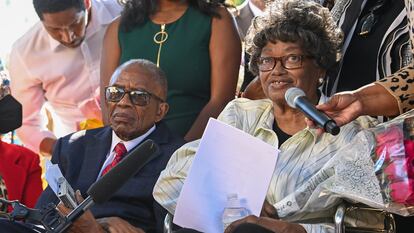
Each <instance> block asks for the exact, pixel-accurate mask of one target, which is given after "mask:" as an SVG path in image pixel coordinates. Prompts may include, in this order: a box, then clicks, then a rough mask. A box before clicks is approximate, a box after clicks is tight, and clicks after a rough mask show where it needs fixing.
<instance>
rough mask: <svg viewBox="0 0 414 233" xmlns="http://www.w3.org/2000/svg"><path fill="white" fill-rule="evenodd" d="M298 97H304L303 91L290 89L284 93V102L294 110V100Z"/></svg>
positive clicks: (295, 88) (294, 88)
mask: <svg viewBox="0 0 414 233" xmlns="http://www.w3.org/2000/svg"><path fill="white" fill-rule="evenodd" d="M300 96H306V94H305V92H304V91H302V90H301V89H299V88H297V87H291V88H289V89H288V90H287V91H286V92H285V100H286V102H287V104H288V105H289V106H290V107H292V108H296V105H295V99H296V98H297V97H300Z"/></svg>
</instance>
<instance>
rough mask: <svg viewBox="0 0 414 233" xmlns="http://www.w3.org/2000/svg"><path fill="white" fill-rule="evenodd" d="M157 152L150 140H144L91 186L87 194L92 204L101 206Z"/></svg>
mask: <svg viewBox="0 0 414 233" xmlns="http://www.w3.org/2000/svg"><path fill="white" fill-rule="evenodd" d="M157 151H158V146H157V144H155V143H154V142H153V141H152V140H151V139H148V140H146V141H145V142H143V143H141V144H140V145H139V146H137V147H136V148H135V149H134V150H132V151H131V152H130V153H128V154H127V155H126V156H125V158H124V159H122V161H121V162H120V163H118V164H117V165H116V166H115V167H113V168H112V169H111V170H109V172H108V173H106V174H105V175H104V176H102V177H101V178H100V179H99V180H97V181H96V182H95V183H93V184H92V186H91V187H90V188H89V189H88V191H87V193H88V195H89V196H91V197H92V199H93V201H94V203H98V204H102V203H104V202H106V201H107V200H108V199H109V198H111V197H112V195H113V194H114V193H116V192H117V191H118V190H119V189H120V188H121V187H122V185H124V184H125V183H126V182H127V181H128V179H130V178H131V177H132V176H134V175H135V174H136V173H137V172H138V171H139V170H140V169H141V168H142V167H144V166H145V164H147V162H148V161H149V160H150V159H151V158H152V157H153V156H154V155H155V153H156V152H157Z"/></svg>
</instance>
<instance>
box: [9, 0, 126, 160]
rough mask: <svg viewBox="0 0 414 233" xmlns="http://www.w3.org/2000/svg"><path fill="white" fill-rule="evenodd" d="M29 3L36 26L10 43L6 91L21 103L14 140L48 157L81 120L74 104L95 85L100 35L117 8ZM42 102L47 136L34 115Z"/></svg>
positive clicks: (106, 3) (77, 2)
mask: <svg viewBox="0 0 414 233" xmlns="http://www.w3.org/2000/svg"><path fill="white" fill-rule="evenodd" d="M33 5H34V8H35V10H36V13H37V14H38V16H39V18H40V22H38V23H37V24H36V25H34V26H33V27H32V28H31V29H30V30H29V31H28V32H26V34H25V35H24V36H23V37H21V38H20V39H19V40H17V41H16V42H15V44H14V45H13V49H12V52H11V54H10V64H9V68H10V77H11V89H12V93H13V95H14V96H15V97H16V99H17V100H18V101H19V102H20V103H22V105H23V126H22V127H21V128H20V129H19V130H18V131H17V134H18V136H19V138H20V139H21V141H22V142H23V143H24V144H25V145H26V146H27V147H29V148H30V149H32V150H34V151H36V152H39V151H40V152H41V153H42V154H44V155H51V153H52V149H53V145H54V143H55V141H56V137H63V136H65V135H67V134H69V133H72V132H74V131H75V130H76V129H77V125H78V123H79V122H80V121H83V120H85V119H86V117H85V116H84V115H83V114H82V112H81V111H80V110H79V106H80V105H81V104H82V103H83V102H85V101H87V100H88V99H91V98H93V97H94V91H95V90H96V89H97V88H98V86H99V67H100V66H99V64H100V58H101V47H102V40H103V36H104V34H105V31H106V28H107V25H108V24H109V23H110V22H111V21H112V20H113V19H114V18H115V17H116V16H117V15H118V14H119V12H120V10H121V6H120V5H119V4H118V3H117V1H115V0H59V1H57V0H33ZM46 101H47V103H48V105H46V106H47V107H48V108H47V109H48V110H49V111H50V112H51V114H52V117H53V123H54V124H53V132H51V131H48V130H46V129H45V128H44V127H43V125H44V124H42V117H41V115H40V113H39V112H40V110H41V109H42V107H43V105H44V104H45V103H46Z"/></svg>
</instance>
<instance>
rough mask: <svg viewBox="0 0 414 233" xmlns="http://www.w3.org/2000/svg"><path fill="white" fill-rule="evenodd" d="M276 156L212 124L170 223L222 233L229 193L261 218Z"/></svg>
mask: <svg viewBox="0 0 414 233" xmlns="http://www.w3.org/2000/svg"><path fill="white" fill-rule="evenodd" d="M277 155H278V149H277V148H275V147H273V146H271V145H269V144H267V143H265V142H263V141H261V140H260V139H257V138H255V137H253V136H251V135H249V134H247V133H245V132H243V131H241V130H239V129H237V128H234V127H232V126H229V125H226V124H225V123H222V122H220V121H217V120H215V119H212V118H211V119H210V120H209V122H208V125H207V128H206V130H205V132H204V134H203V137H202V139H201V141H200V146H199V148H198V151H197V154H196V157H195V158H194V161H193V164H192V167H191V169H190V171H189V174H188V177H187V179H186V181H185V183H184V186H183V189H182V191H181V194H180V198H179V200H178V203H177V208H176V211H175V214H174V223H175V224H177V225H179V226H182V227H187V228H192V229H196V230H198V231H201V232H208V233H218V232H223V225H222V221H221V216H222V213H223V209H224V207H225V205H226V200H227V195H228V194H232V193H236V194H237V195H238V197H239V199H241V201H242V203H243V204H244V205H245V206H244V207H246V208H247V209H248V210H249V211H250V213H251V214H253V215H256V216H259V214H260V210H261V208H262V205H263V202H264V199H265V196H266V192H267V189H268V186H269V183H270V179H271V176H272V173H273V170H274V167H275V164H276V159H277Z"/></svg>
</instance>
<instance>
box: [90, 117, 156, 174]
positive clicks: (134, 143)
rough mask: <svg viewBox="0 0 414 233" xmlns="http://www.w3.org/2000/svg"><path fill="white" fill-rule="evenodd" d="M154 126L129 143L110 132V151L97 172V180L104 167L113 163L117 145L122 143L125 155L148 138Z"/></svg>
mask: <svg viewBox="0 0 414 233" xmlns="http://www.w3.org/2000/svg"><path fill="white" fill-rule="evenodd" d="M155 128H156V126H155V125H154V126H152V127H151V128H150V129H149V130H148V131H147V132H146V133H145V134H143V135H141V136H139V137H137V138H135V139H132V140H130V141H123V140H122V139H120V138H119V137H118V135H116V134H115V132H114V131H113V130H112V142H111V149H110V150H109V152H108V154H107V155H106V160H105V162H104V164H103V165H102V167H101V171H99V175H98V177H97V179H99V177H101V174H102V171H103V170H104V168H106V166H108V165H109V164H110V163H112V161H114V159H115V151H114V150H115V146H116V145H117V144H118V143H120V142H121V143H122V144H124V146H125V148H126V150H127V153H128V152H130V151H131V150H132V149H133V148H134V147H136V146H137V145H138V144H140V143H141V142H142V141H144V139H145V138H147V137H148V135H150V134H151V133H152V132H154V130H155Z"/></svg>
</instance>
